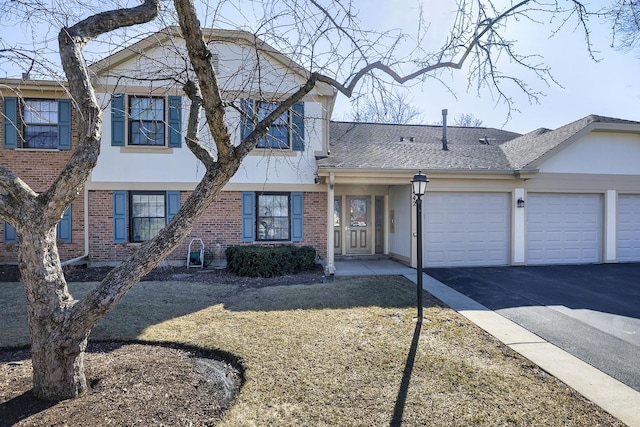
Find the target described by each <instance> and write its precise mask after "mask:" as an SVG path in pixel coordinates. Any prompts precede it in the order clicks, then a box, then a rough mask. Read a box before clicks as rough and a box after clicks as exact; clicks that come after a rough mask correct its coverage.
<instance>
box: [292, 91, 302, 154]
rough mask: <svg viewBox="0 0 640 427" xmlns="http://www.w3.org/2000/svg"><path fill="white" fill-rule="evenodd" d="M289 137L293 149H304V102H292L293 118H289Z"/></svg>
mask: <svg viewBox="0 0 640 427" xmlns="http://www.w3.org/2000/svg"><path fill="white" fill-rule="evenodd" d="M291 133H292V135H291V138H292V140H293V143H292V144H291V148H292V149H293V151H304V102H296V103H295V104H293V118H292V120H291Z"/></svg>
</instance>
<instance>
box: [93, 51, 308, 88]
mask: <svg viewBox="0 0 640 427" xmlns="http://www.w3.org/2000/svg"><path fill="white" fill-rule="evenodd" d="M208 46H209V49H210V50H211V52H212V53H213V54H214V55H217V60H215V61H214V66H215V67H216V69H217V77H218V86H219V88H220V90H221V91H222V92H233V93H234V94H235V95H234V96H238V97H243V96H246V95H247V94H250V93H261V94H262V95H264V96H267V97H269V96H273V97H274V98H282V94H285V93H290V92H292V91H293V90H296V89H297V88H299V87H300V85H301V84H304V82H305V79H304V77H303V76H301V75H299V74H297V73H294V72H292V71H291V70H290V69H288V68H287V64H283V63H282V62H280V61H279V60H277V59H276V58H275V57H274V56H272V55H270V54H267V53H264V52H259V53H258V54H257V55H256V51H255V49H254V48H253V47H252V46H250V45H248V44H247V42H246V41H239V42H231V41H216V42H210V43H208ZM186 52H187V48H186V45H185V42H184V40H182V39H179V38H176V39H173V40H171V42H166V43H165V44H164V45H162V46H156V47H153V48H150V49H147V50H145V51H144V52H140V54H139V55H133V56H132V57H131V58H130V59H128V60H127V61H126V62H122V63H119V64H114V65H113V66H112V67H111V68H110V69H109V70H108V72H106V73H104V75H102V76H101V77H100V84H102V85H106V86H108V87H132V86H138V87H141V88H164V87H168V86H171V85H174V84H175V79H176V78H177V79H179V80H182V81H186V79H187V74H186V72H185V71H184V68H185V63H186V62H187V61H186V60H185V58H184V56H185V55H186ZM189 77H190V78H193V76H192V75H190V76H189ZM179 86H180V85H179Z"/></svg>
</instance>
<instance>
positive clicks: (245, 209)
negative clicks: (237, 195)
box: [242, 191, 255, 242]
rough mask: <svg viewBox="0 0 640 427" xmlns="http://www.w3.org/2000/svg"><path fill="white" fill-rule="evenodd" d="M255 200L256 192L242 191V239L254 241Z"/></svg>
mask: <svg viewBox="0 0 640 427" xmlns="http://www.w3.org/2000/svg"><path fill="white" fill-rule="evenodd" d="M254 200H255V193H254V192H252V191H245V192H243V193H242V241H243V242H253V241H254V240H255V238H254V230H255V223H254V220H253V218H254Z"/></svg>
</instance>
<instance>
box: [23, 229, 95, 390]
mask: <svg viewBox="0 0 640 427" xmlns="http://www.w3.org/2000/svg"><path fill="white" fill-rule="evenodd" d="M20 231H21V233H20V242H21V244H20V273H21V276H22V284H23V286H24V288H25V290H26V295H27V316H28V320H29V330H30V333H31V352H32V363H33V384H34V389H33V392H34V395H35V396H36V397H38V398H40V399H45V400H51V401H59V400H64V399H71V398H74V397H76V396H78V395H79V394H82V393H83V392H84V391H85V390H86V388H87V382H86V379H85V376H84V350H85V348H86V345H87V336H88V335H89V332H88V331H85V330H82V329H81V328H78V327H70V325H69V322H68V314H69V308H70V307H71V306H72V305H73V301H72V298H71V295H70V294H69V292H68V289H67V283H66V281H65V278H64V275H63V273H62V268H61V267H60V259H59V257H58V248H57V245H56V228H55V226H54V227H52V228H51V229H49V230H43V229H40V228H39V227H33V228H31V229H29V230H20ZM27 242H28V244H26V243H27Z"/></svg>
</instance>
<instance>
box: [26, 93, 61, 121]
mask: <svg viewBox="0 0 640 427" xmlns="http://www.w3.org/2000/svg"><path fill="white" fill-rule="evenodd" d="M23 118H24V122H25V123H26V124H53V125H55V124H57V123H58V102H57V101H56V100H50V99H26V100H25V101H24V117H23Z"/></svg>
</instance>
